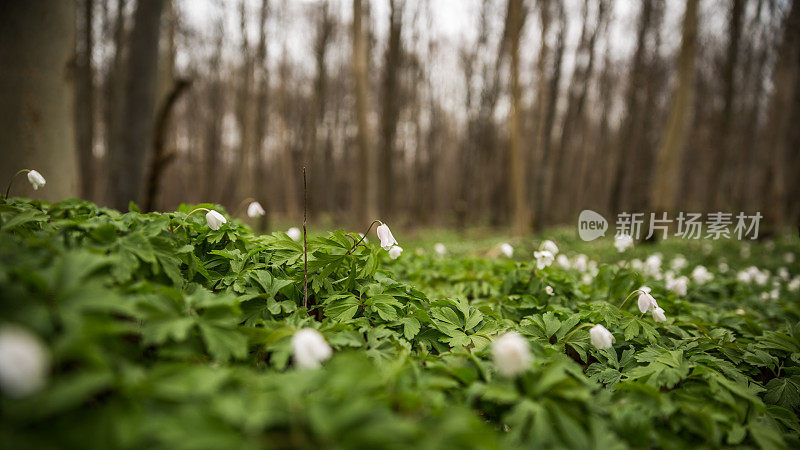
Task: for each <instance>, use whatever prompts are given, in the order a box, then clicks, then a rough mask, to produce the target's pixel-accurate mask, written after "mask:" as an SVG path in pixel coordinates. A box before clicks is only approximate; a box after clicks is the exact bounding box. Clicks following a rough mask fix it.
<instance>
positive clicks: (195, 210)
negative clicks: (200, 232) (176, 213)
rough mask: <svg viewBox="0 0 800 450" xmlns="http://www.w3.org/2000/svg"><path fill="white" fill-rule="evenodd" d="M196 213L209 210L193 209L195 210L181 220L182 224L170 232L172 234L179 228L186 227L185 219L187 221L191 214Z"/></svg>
mask: <svg viewBox="0 0 800 450" xmlns="http://www.w3.org/2000/svg"><path fill="white" fill-rule="evenodd" d="M197 211H205V212H209V211H210V209H208V208H195V209H193V210H192V211H191V212H189V214H187V215H186V217H184V218H183V222H181V224H180V225H178V228H175V229H174V230H172V232H173V233H174V232H176V231H178V229H180V227H182V226H184V225H186V219H188V218H189V216H191V215H192V214H194V213H196V212H197Z"/></svg>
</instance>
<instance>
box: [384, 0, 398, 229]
mask: <svg viewBox="0 0 800 450" xmlns="http://www.w3.org/2000/svg"><path fill="white" fill-rule="evenodd" d="M389 3H390V14H389V43H388V45H387V46H386V57H385V64H384V68H383V98H382V102H383V111H382V114H381V141H382V148H381V155H380V178H379V183H380V213H381V217H383V218H385V219H387V220H388V219H390V218H391V213H392V211H393V209H394V198H393V184H394V183H393V181H394V170H393V160H394V138H395V134H396V132H397V121H398V116H399V113H400V98H401V95H400V94H401V93H400V92H399V84H398V73H399V71H400V68H401V64H402V47H401V45H402V41H401V32H402V29H403V5H404V2H402V1H401V0H390V2H389Z"/></svg>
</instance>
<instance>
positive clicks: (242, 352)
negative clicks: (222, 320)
mask: <svg viewBox="0 0 800 450" xmlns="http://www.w3.org/2000/svg"><path fill="white" fill-rule="evenodd" d="M198 325H199V327H200V332H201V333H202V335H203V341H204V342H205V344H206V348H207V349H208V352H209V353H210V354H211V356H212V357H213V358H214V359H215V360H217V361H221V362H225V361H228V360H229V359H231V358H232V357H233V358H236V359H243V358H244V357H246V356H247V337H246V336H244V335H243V334H242V333H241V332H240V331H239V330H238V329H236V328H233V327H223V326H219V325H217V324H214V323H206V322H203V321H201V322H200V323H199V324H198Z"/></svg>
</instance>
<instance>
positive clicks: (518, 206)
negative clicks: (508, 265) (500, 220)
mask: <svg viewBox="0 0 800 450" xmlns="http://www.w3.org/2000/svg"><path fill="white" fill-rule="evenodd" d="M507 14H508V16H507V17H506V30H507V32H506V36H507V37H508V51H509V59H510V67H509V72H510V74H509V75H510V77H511V80H510V85H511V86H510V87H511V109H510V111H509V129H508V134H509V136H508V141H509V156H508V164H509V173H510V175H511V180H510V186H509V188H510V197H511V202H510V203H511V228H512V230H513V232H514V233H515V234H516V235H523V234H525V233H526V232H528V230H529V229H530V223H529V213H528V193H527V189H526V184H527V183H526V180H525V174H526V173H527V170H526V161H527V158H526V155H525V153H523V151H522V131H521V129H520V128H521V124H520V115H521V109H522V99H521V97H522V92H521V91H522V89H521V88H520V85H519V41H520V36H521V34H522V28H523V26H524V24H525V17H524V14H525V10H524V5H523V3H522V0H508V12H507Z"/></svg>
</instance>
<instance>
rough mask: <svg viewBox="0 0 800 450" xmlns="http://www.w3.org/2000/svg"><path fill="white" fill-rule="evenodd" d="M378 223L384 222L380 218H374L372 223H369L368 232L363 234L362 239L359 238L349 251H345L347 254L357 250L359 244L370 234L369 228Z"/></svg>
mask: <svg viewBox="0 0 800 450" xmlns="http://www.w3.org/2000/svg"><path fill="white" fill-rule="evenodd" d="M376 223H379V224H383V222H381V221H380V220H373V221H372V223H371V224H369V228H367V232H366V233H364V235H363V236H361V239H359V240H358V242H356V243H355V245H353V248H351V249H350V251H349V252H347V253H345V254H346V255H349V254H351V253H353V252H354V251H355V250H356V248H358V244H360V243H361V241H363V240H364V238H366V237H367V235H368V234H369V230H371V229H372V226H373V225H375V224H376Z"/></svg>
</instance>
